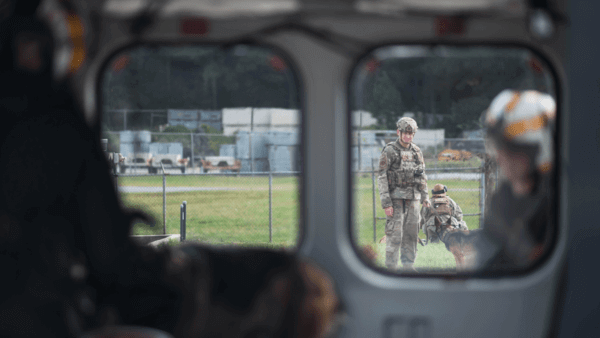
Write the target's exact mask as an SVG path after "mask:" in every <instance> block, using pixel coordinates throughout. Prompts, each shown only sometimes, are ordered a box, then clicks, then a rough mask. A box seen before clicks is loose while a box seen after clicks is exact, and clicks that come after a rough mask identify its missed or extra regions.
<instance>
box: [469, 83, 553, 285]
mask: <svg viewBox="0 0 600 338" xmlns="http://www.w3.org/2000/svg"><path fill="white" fill-rule="evenodd" d="M555 115H556V103H555V101H554V99H553V98H552V97H551V96H550V95H548V94H543V93H540V92H537V91H513V90H504V91H502V92H501V93H500V94H498V95H497V96H496V97H495V98H494V100H493V101H492V103H491V104H490V106H489V108H488V109H487V110H486V112H485V113H484V116H483V118H484V125H485V127H486V128H487V138H488V140H489V142H488V144H487V145H488V146H489V150H490V152H491V155H492V157H493V158H494V159H495V160H496V161H497V163H498V166H499V169H500V171H501V173H502V175H504V177H505V180H503V181H502V182H501V184H500V185H499V187H498V189H497V191H496V192H495V193H494V195H493V196H492V198H491V202H490V208H491V210H490V211H489V212H488V213H487V214H486V217H485V222H484V229H483V232H482V237H481V241H479V242H478V252H479V253H478V254H479V264H480V267H481V268H482V269H483V272H484V273H494V272H498V271H515V270H519V269H525V268H528V267H530V266H531V265H532V264H533V263H535V262H536V261H537V260H538V259H539V258H540V257H541V256H542V255H543V253H545V252H548V248H549V246H550V245H551V242H552V240H553V238H554V233H555V229H556V226H555V224H556V220H555V218H554V212H555V205H554V194H555V192H554V181H553V180H554V175H553V172H554V171H553V164H554V157H553V156H554V151H553V135H554V134H553V133H554V121H555Z"/></svg>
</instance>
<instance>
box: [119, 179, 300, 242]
mask: <svg viewBox="0 0 600 338" xmlns="http://www.w3.org/2000/svg"><path fill="white" fill-rule="evenodd" d="M114 178H115V180H116V182H117V186H118V190H119V193H120V196H121V201H122V203H123V204H124V205H125V206H126V207H131V208H136V209H140V210H142V211H144V212H146V213H147V214H149V215H150V216H152V218H153V219H154V220H155V221H156V224H154V225H148V224H141V223H140V224H135V225H134V228H133V235H156V234H176V233H179V232H180V229H179V226H180V205H181V204H182V202H183V201H186V202H187V207H186V208H187V219H186V238H187V240H196V241H202V242H208V243H214V244H237V243H244V244H252V243H256V244H261V245H270V244H272V245H275V246H285V247H293V246H295V245H296V241H297V237H298V222H299V208H298V206H299V201H298V191H299V185H298V181H299V180H298V178H299V173H298V172H277V173H275V172H255V173H239V174H231V173H208V174H186V175H181V174H179V175H169V174H168V173H166V172H164V173H160V174H152V175H148V174H145V175H131V174H125V175H121V174H116V175H114Z"/></svg>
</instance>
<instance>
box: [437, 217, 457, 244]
mask: <svg viewBox="0 0 600 338" xmlns="http://www.w3.org/2000/svg"><path fill="white" fill-rule="evenodd" d="M453 231H457V229H456V228H455V227H454V226H452V223H451V222H450V219H448V220H447V221H446V222H443V221H442V220H440V218H439V217H437V216H435V233H436V234H437V235H438V237H439V238H440V239H443V238H444V236H445V235H446V234H448V233H450V232H453Z"/></svg>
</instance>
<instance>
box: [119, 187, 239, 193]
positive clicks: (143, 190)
mask: <svg viewBox="0 0 600 338" xmlns="http://www.w3.org/2000/svg"><path fill="white" fill-rule="evenodd" d="M224 190H250V189H248V188H235V187H234V188H226V187H166V191H167V192H186V191H224ZM119 191H120V192H127V193H152V192H162V191H163V188H162V187H136V186H125V187H119Z"/></svg>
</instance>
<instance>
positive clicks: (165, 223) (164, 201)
mask: <svg viewBox="0 0 600 338" xmlns="http://www.w3.org/2000/svg"><path fill="white" fill-rule="evenodd" d="M160 166H161V167H162V173H163V174H162V183H163V235H166V234H167V176H166V175H165V167H164V166H163V164H162V163H161V164H160Z"/></svg>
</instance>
